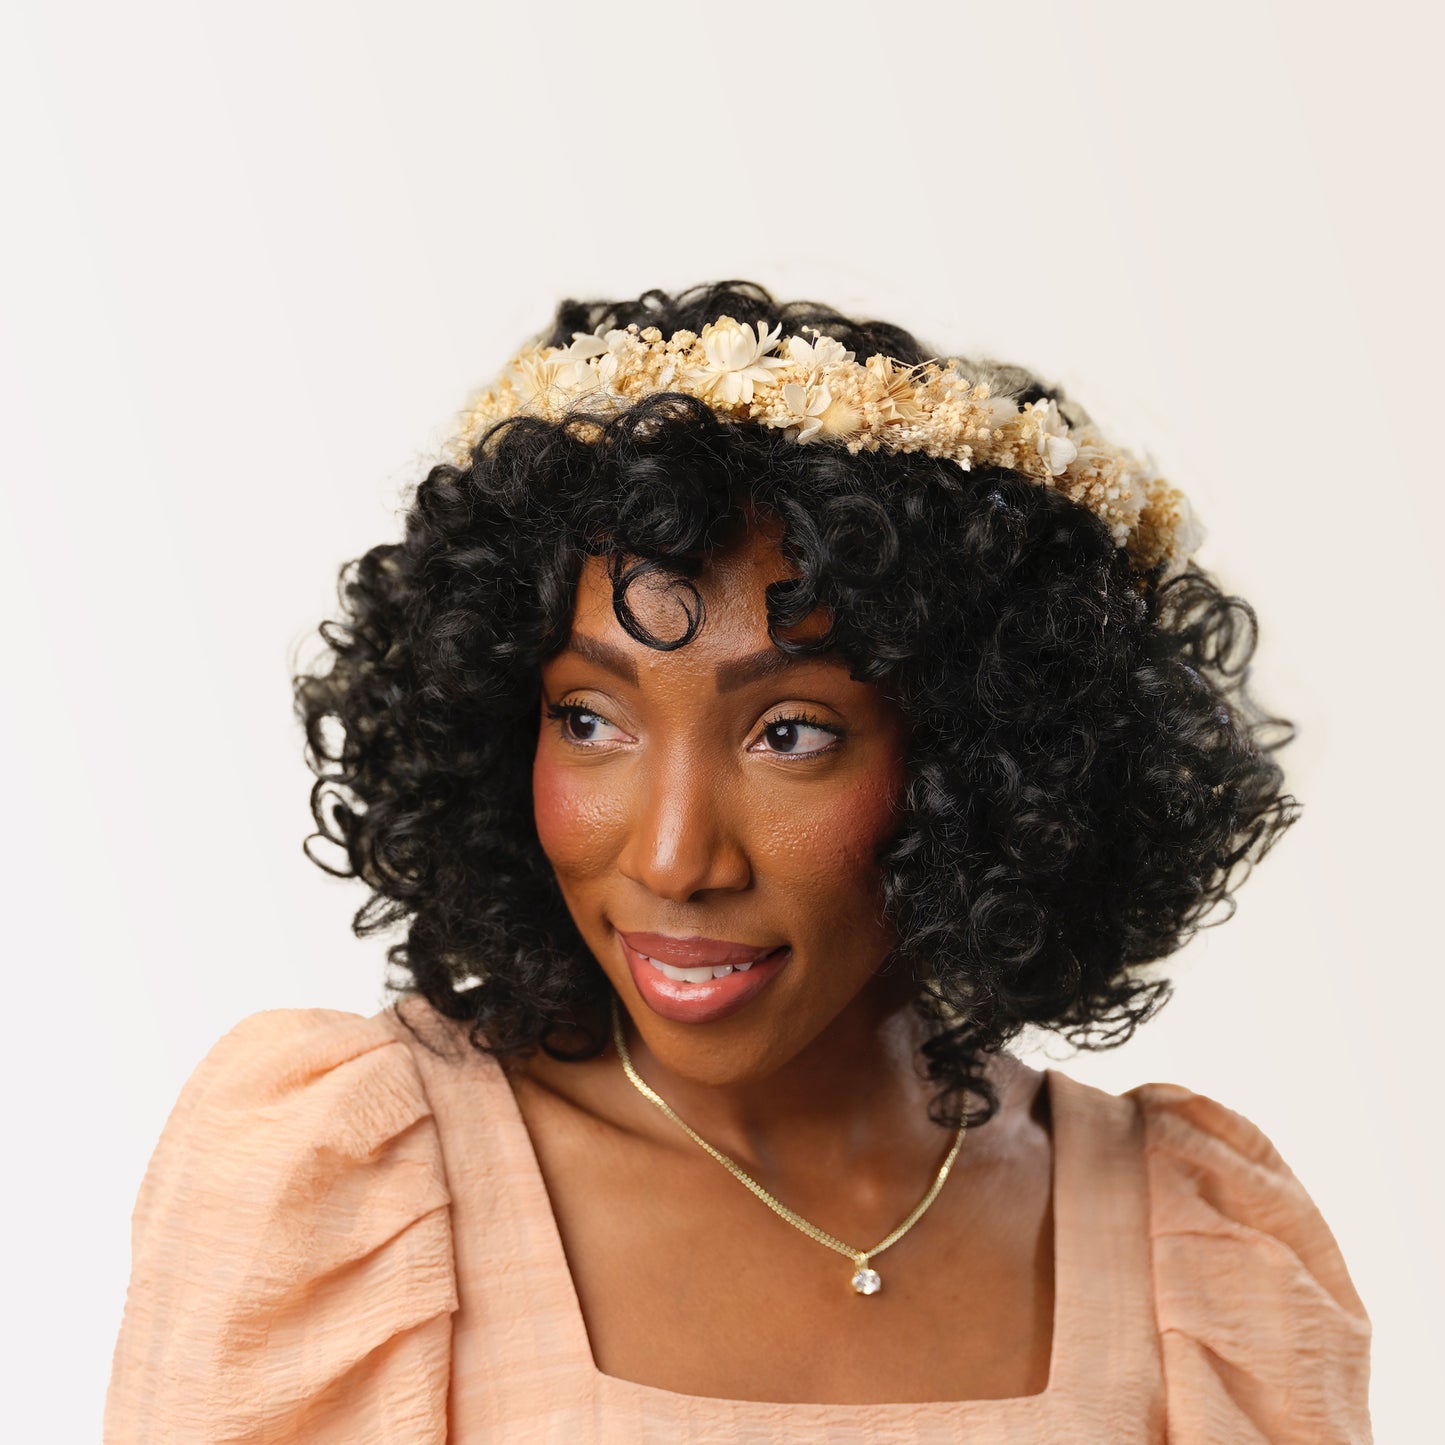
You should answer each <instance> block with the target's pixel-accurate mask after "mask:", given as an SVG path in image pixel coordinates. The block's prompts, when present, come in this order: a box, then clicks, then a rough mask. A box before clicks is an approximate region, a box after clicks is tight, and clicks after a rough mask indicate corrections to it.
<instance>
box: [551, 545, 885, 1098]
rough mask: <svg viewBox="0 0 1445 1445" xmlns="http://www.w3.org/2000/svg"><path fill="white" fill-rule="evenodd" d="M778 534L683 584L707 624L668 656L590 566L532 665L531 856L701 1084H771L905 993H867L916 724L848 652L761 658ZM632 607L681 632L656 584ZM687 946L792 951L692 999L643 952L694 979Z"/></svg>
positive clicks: (664, 631)
mask: <svg viewBox="0 0 1445 1445" xmlns="http://www.w3.org/2000/svg"><path fill="white" fill-rule="evenodd" d="M776 536H777V532H776V528H775V526H767V527H765V526H764V525H763V524H759V523H756V522H755V523H754V524H753V526H752V527H751V528H750V529H749V531H748V532H747V534H746V537H745V540H744V541H743V542H742V543H741V544H740V545H738V546H736V547H735V548H733V549H732V550H730V551H727V552H725V553H720V554H718V555H717V556H716V558H715V559H714V561H713V562H712V563H711V565H710V566H709V567H708V569H707V570H705V571H704V572H703V574H702V575H701V576H700V577H699V578H697V579H696V584H695V585H696V586H697V588H698V591H699V592H700V593H701V594H702V596H703V599H704V603H705V606H706V609H707V610H706V614H705V615H706V620H705V622H704V624H703V626H702V628H701V630H700V631H699V632H698V634H697V635H696V636H695V637H694V638H693V640H692V641H691V642H689V643H688V644H687V645H686V646H684V647H681V648H679V649H677V650H676V651H673V652H662V651H658V650H657V649H655V648H650V647H648V646H646V645H645V644H643V643H640V642H637V641H635V640H634V639H633V638H631V637H629V636H628V635H627V633H626V632H624V631H623V629H622V627H621V626H620V625H619V623H618V621H617V618H616V616H615V614H614V612H613V609H612V590H611V584H610V581H609V579H608V576H607V570H606V565H605V563H604V562H602V561H600V560H598V559H595V558H589V559H588V561H587V563H586V564H585V568H584V571H583V574H582V577H581V580H580V584H579V587H578V592H577V598H576V604H575V609H574V612H573V619H572V634H571V638H570V641H569V643H568V646H567V647H566V648H565V649H564V650H563V651H562V652H560V653H558V654H556V655H555V656H553V657H552V658H550V659H548V660H547V661H546V662H545V663H544V664H543V666H542V668H541V681H542V703H541V726H540V732H539V736H538V743H537V752H536V758H535V763H534V767H533V775H532V783H533V799H534V804H535V810H536V823H537V831H538V836H539V838H540V840H541V844H542V847H543V849H544V850H545V852H546V855H547V857H548V859H549V860H550V862H551V864H552V867H553V869H554V870H555V872H556V875H557V880H558V883H559V885H560V887H561V890H562V894H563V897H564V898H565V900H566V903H567V907H568V910H569V911H570V913H571V915H572V918H573V920H574V922H575V923H576V925H577V928H578V929H579V931H580V932H581V934H582V937H583V938H584V939H585V941H586V942H587V945H588V947H589V948H590V949H591V950H592V953H593V954H594V955H595V956H596V958H597V960H598V962H599V963H600V964H601V966H602V968H603V970H604V971H605V972H606V974H607V976H608V978H609V979H610V980H611V982H612V984H613V986H614V987H615V988H616V990H617V993H618V995H619V997H620V998H621V1000H622V1002H623V1004H624V1005H625V1007H626V1008H627V1011H628V1013H629V1014H630V1015H631V1017H632V1019H633V1021H634V1023H635V1025H636V1027H637V1028H638V1030H639V1031H640V1033H641V1034H642V1036H643V1038H644V1040H645V1042H646V1044H647V1046H648V1048H649V1049H650V1050H651V1052H652V1054H653V1055H654V1057H655V1058H656V1059H658V1060H659V1061H660V1062H661V1063H663V1064H664V1065H665V1066H666V1067H668V1068H669V1069H671V1070H672V1071H673V1072H675V1073H677V1074H679V1075H682V1076H685V1077H689V1078H692V1079H694V1080H696V1081H698V1082H702V1083H710V1084H723V1083H728V1082H738V1081H742V1080H744V1079H749V1078H758V1077H764V1076H766V1075H768V1074H770V1073H772V1072H773V1071H774V1070H775V1069H777V1068H779V1067H781V1066H782V1065H783V1064H785V1063H788V1062H789V1061H790V1060H792V1059H794V1058H796V1057H797V1056H798V1055H800V1054H801V1053H802V1052H803V1051H804V1050H806V1049H808V1048H809V1046H810V1045H813V1044H815V1043H817V1042H819V1041H821V1040H822V1039H823V1037H824V1035H825V1033H826V1031H828V1030H829V1029H830V1028H832V1027H838V1026H839V1024H840V1018H841V1017H842V1016H844V1015H847V1014H849V1012H850V1011H851V1013H852V1016H850V1017H848V1018H847V1019H845V1020H844V1021H843V1024H842V1031H841V1033H840V1034H838V1035H837V1036H838V1037H846V1036H849V1035H850V1034H851V1032H852V1027H853V1026H854V1025H857V1026H861V1027H867V1021H868V1019H869V1018H871V1017H874V1016H878V1015H880V1014H881V1013H883V1012H884V1011H886V1009H887V1008H888V1007H889V1006H890V1005H889V1003H888V1002H887V999H886V998H885V996H887V997H889V998H891V996H892V994H893V993H895V992H896V988H897V985H896V983H894V984H891V985H886V986H885V984H884V983H883V981H882V980H875V979H874V974H875V971H876V970H877V969H878V966H879V964H880V963H881V962H882V961H883V958H884V956H885V955H886V954H887V952H888V951H889V949H890V948H891V947H892V945H893V943H894V939H895V935H894V933H893V931H892V929H891V926H890V925H888V924H887V923H886V922H885V920H884V919H883V917H882V899H881V891H880V877H879V870H878V867H877V865H876V864H875V862H874V857H875V853H876V851H877V848H878V846H879V844H880V843H881V842H882V841H883V839H884V838H885V837H886V836H887V835H888V834H889V833H890V832H892V831H893V828H894V826H895V824H896V822H897V817H896V813H895V809H896V806H897V804H898V800H899V796H900V792H901V789H902V787H903V782H904V768H903V757H904V749H905V745H906V740H907V723H906V720H905V718H904V717H903V715H902V714H901V712H900V711H899V710H898V709H897V708H896V707H895V706H894V705H893V704H892V703H891V702H890V701H889V700H888V699H887V698H886V697H885V695H884V694H883V692H882V691H881V689H880V688H879V687H878V686H877V685H875V684H870V683H863V682H856V681H854V680H853V679H852V678H850V677H849V675H848V669H847V665H846V664H845V663H844V662H842V661H841V659H837V658H828V659H809V660H806V661H802V662H794V661H792V660H790V659H788V658H786V656H785V654H783V653H782V652H780V651H779V650H778V649H777V648H776V647H774V646H773V645H772V643H771V641H770V640H769V638H768V635H767V619H766V613H765V609H764V598H763V589H764V588H765V587H766V585H767V584H768V583H769V582H771V581H773V580H775V579H777V578H781V577H785V576H789V575H791V569H790V568H789V567H788V565H787V563H786V562H785V561H784V559H783V557H782V555H781V553H780V552H779V550H778V547H777V543H776ZM628 598H629V601H630V603H631V605H632V607H633V609H634V611H635V613H636V614H637V616H638V619H639V620H640V621H641V622H642V624H643V626H644V627H645V628H646V629H647V630H649V631H650V632H652V633H653V635H654V636H657V637H664V638H665V637H672V636H676V635H677V634H678V632H679V631H680V630H681V627H682V622H683V618H682V613H681V607H680V602H679V599H678V595H677V593H676V591H673V592H672V593H670V594H669V592H668V591H667V589H666V585H665V581H664V580H659V579H652V578H647V579H642V580H639V581H638V582H637V583H636V584H634V585H633V586H632V588H631V590H630V591H629V593H628ZM814 621H815V622H816V625H814V623H813V622H810V623H809V624H807V625H805V626H803V627H801V628H799V629H798V630H797V631H796V632H795V633H794V634H793V636H795V637H797V638H804V637H809V636H815V635H817V634H818V633H820V632H821V631H822V630H823V622H824V619H823V618H821V616H820V617H817V618H816V619H814ZM558 710H560V712H561V715H560V716H557V715H556V713H557V712H558ZM639 934H646V935H651V937H649V938H644V939H638V938H637V937H636V935H639ZM624 936H625V937H624ZM629 939H630V940H631V941H632V943H633V944H635V945H636V947H635V948H634V947H629V944H628V940H629ZM699 939H702V940H713V941H715V942H717V943H720V944H722V945H729V944H731V945H740V946H741V947H743V948H745V949H752V950H755V951H757V952H760V953H763V954H766V953H767V952H768V951H769V950H775V949H777V948H779V947H782V948H783V949H784V950H785V951H784V952H782V953H781V954H774V955H773V956H772V957H771V958H763V959H762V960H761V961H759V962H757V963H755V964H753V965H752V967H751V968H750V969H748V970H746V971H742V970H735V971H734V973H733V974H731V975H728V976H726V977H725V978H723V979H721V980H718V981H713V980H709V981H708V982H707V983H705V984H701V985H699V984H695V983H692V982H687V981H682V980H669V979H668V978H667V977H666V975H665V974H664V973H663V972H662V971H661V970H660V969H658V968H657V966H656V964H655V963H652V962H649V961H648V958H646V957H643V956H642V953H641V951H643V950H650V954H649V955H648V956H649V957H651V958H659V957H660V961H664V962H665V961H667V960H666V955H668V954H669V953H670V954H672V957H673V960H674V962H675V964H678V965H688V966H695V965H697V964H698V963H700V962H706V961H707V960H706V956H705V955H703V956H702V957H699V956H698V955H697V954H696V953H695V952H693V951H692V950H693V949H694V948H695V946H696V943H697V941H698V940H699ZM718 966H722V965H718ZM760 984H761V987H759V985H760ZM891 1006H893V1007H896V1001H895V1002H894V1003H893V1004H892V1005H891ZM860 1011H861V1013H860Z"/></svg>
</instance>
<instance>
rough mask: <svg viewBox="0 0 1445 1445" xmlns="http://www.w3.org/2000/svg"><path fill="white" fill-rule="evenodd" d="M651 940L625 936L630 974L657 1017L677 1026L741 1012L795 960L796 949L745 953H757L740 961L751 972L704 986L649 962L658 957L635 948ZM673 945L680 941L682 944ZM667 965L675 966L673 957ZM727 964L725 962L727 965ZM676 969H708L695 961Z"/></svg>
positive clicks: (620, 938)
mask: <svg viewBox="0 0 1445 1445" xmlns="http://www.w3.org/2000/svg"><path fill="white" fill-rule="evenodd" d="M648 936H649V935H647V934H632V933H619V934H618V941H619V943H620V945H621V948H622V955H623V958H624V959H625V960H626V962H627V968H628V972H629V973H631V975H632V982H633V985H634V986H635V987H636V989H637V992H638V994H639V996H640V997H641V999H642V1001H643V1002H644V1003H645V1004H646V1005H647V1006H648V1008H650V1009H651V1010H652V1011H653V1013H655V1014H658V1015H659V1016H660V1017H662V1018H665V1019H670V1020H672V1022H674V1023H686V1024H700V1023H712V1022H714V1021H716V1020H718V1019H724V1018H727V1017H728V1016H729V1015H731V1014H735V1013H736V1012H737V1011H738V1010H739V1009H741V1008H744V1007H746V1006H747V1005H748V1004H749V1003H751V1002H752V1001H753V999H755V998H756V997H757V996H758V995H759V994H760V993H762V991H763V990H764V989H765V988H767V986H768V985H769V984H770V983H771V982H772V981H773V980H774V979H775V978H776V977H777V976H778V974H780V973H781V972H782V971H783V969H784V968H786V967H787V965H788V961H789V960H790V959H791V958H792V956H793V950H792V949H791V948H789V947H787V946H784V947H782V948H774V949H766V948H754V949H742V950H741V952H743V953H744V954H751V955H752V960H751V962H750V960H749V959H748V958H747V957H743V958H741V959H740V960H739V961H740V962H741V963H743V964H744V965H747V967H746V971H745V972H738V970H737V967H736V964H735V965H734V967H733V972H731V973H729V974H726V975H724V976H723V977H722V978H712V979H708V980H707V981H706V982H704V983H684V982H681V981H679V980H676V979H671V978H668V977H667V976H666V975H665V974H664V973H663V972H662V971H661V970H660V969H659V968H657V967H656V965H654V964H652V963H649V962H648V959H649V958H651V957H653V956H654V955H651V954H649V955H646V956H644V955H643V954H642V953H641V952H639V951H638V949H636V948H634V947H633V946H632V943H631V940H632V939H634V938H646V937H648ZM653 936H654V937H655V936H656V935H653ZM673 941H674V942H676V940H673ZM707 942H711V943H714V944H715V943H716V940H707ZM730 946H731V947H732V948H733V949H734V951H735V952H736V951H739V950H738V946H737V945H730ZM661 961H662V962H664V963H666V962H669V960H667V959H663V960H661ZM727 961H728V960H724V962H727ZM674 966H675V967H693V968H702V967H705V966H708V965H704V964H702V963H699V962H692V963H688V964H677V965H674ZM711 966H712V967H721V966H722V965H721V964H712V965H711Z"/></svg>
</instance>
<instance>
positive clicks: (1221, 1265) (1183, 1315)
mask: <svg viewBox="0 0 1445 1445" xmlns="http://www.w3.org/2000/svg"><path fill="white" fill-rule="evenodd" d="M1118 1098H1119V1101H1120V1103H1121V1104H1125V1103H1127V1104H1129V1105H1132V1107H1133V1110H1134V1111H1135V1114H1136V1117H1137V1127H1138V1137H1139V1140H1140V1146H1141V1148H1142V1151H1143V1162H1144V1175H1145V1179H1146V1181H1147V1187H1148V1196H1149V1198H1148V1215H1149V1234H1150V1254H1151V1259H1152V1270H1153V1291H1154V1302H1155V1310H1156V1314H1157V1318H1158V1324H1159V1330H1160V1338H1161V1345H1162V1350H1163V1358H1164V1367H1165V1376H1166V1384H1167V1387H1168V1393H1169V1404H1170V1420H1171V1431H1172V1433H1171V1439H1175V1438H1177V1439H1178V1440H1180V1441H1181V1442H1185V1441H1187V1442H1194V1441H1196V1440H1198V1441H1205V1440H1210V1441H1212V1440H1216V1439H1265V1440H1269V1441H1271V1442H1275V1441H1283V1440H1300V1441H1305V1440H1308V1441H1311V1442H1334V1441H1352V1442H1355V1441H1368V1440H1369V1438H1370V1426H1369V1417H1368V1409H1367V1395H1368V1376H1369V1339H1370V1324H1369V1319H1368V1316H1367V1315H1366V1313H1365V1308H1364V1306H1363V1304H1362V1303H1361V1301H1360V1297H1359V1295H1358V1293H1357V1292H1356V1290H1355V1287H1354V1284H1353V1283H1352V1281H1351V1279H1350V1276H1349V1272H1348V1270H1347V1268H1346V1265H1345V1260H1344V1257H1343V1255H1342V1253H1341V1251H1340V1248H1339V1245H1338V1244H1337V1243H1336V1241H1335V1238H1334V1235H1333V1234H1332V1233H1331V1231H1330V1228H1329V1226H1328V1225H1327V1224H1326V1222H1325V1220H1324V1218H1323V1216H1322V1215H1321V1213H1320V1211H1319V1209H1318V1208H1317V1206H1316V1205H1315V1203H1314V1200H1313V1199H1312V1198H1311V1197H1310V1195H1309V1194H1308V1193H1307V1191H1306V1190H1305V1187H1304V1185H1303V1184H1302V1183H1301V1182H1300V1180H1299V1179H1298V1178H1297V1177H1296V1176H1295V1174H1294V1172H1293V1170H1292V1169H1291V1168H1290V1167H1289V1165H1288V1164H1287V1163H1286V1162H1285V1160H1284V1159H1283V1157H1282V1156H1281V1154H1280V1152H1279V1150H1278V1149H1277V1148H1276V1147H1275V1146H1274V1144H1273V1142H1272V1141H1271V1140H1270V1139H1269V1137H1268V1136H1267V1135H1266V1134H1265V1133H1264V1131H1263V1130H1262V1129H1260V1128H1259V1126H1258V1125H1256V1124H1255V1123H1253V1122H1252V1121H1251V1120H1250V1119H1249V1118H1247V1117H1246V1116H1245V1115H1243V1114H1241V1113H1239V1112H1237V1111H1236V1110H1234V1109H1231V1108H1229V1107H1227V1106H1226V1105H1224V1104H1222V1103H1220V1102H1218V1101H1217V1100H1215V1099H1212V1098H1210V1097H1208V1096H1207V1095H1204V1094H1200V1093H1196V1092H1194V1091H1193V1090H1191V1089H1188V1088H1185V1087H1182V1086H1181V1085H1178V1084H1170V1083H1149V1084H1141V1085H1139V1086H1138V1087H1136V1088H1133V1089H1130V1090H1128V1091H1127V1092H1126V1093H1124V1094H1122V1095H1119V1096H1118Z"/></svg>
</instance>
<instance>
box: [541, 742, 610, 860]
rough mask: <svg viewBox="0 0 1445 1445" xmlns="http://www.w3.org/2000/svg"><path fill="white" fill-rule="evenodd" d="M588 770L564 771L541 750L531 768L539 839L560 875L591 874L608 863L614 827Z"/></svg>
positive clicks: (603, 800)
mask: <svg viewBox="0 0 1445 1445" xmlns="http://www.w3.org/2000/svg"><path fill="white" fill-rule="evenodd" d="M590 771H592V770H590V769H587V768H569V767H564V766H560V765H559V764H558V763H556V762H555V761H554V760H552V759H551V758H549V757H548V756H547V755H546V751H545V747H539V748H538V750H537V756H536V758H535V760H534V761H533V763H532V812H533V817H534V819H535V821H536V825H537V839H538V841H539V842H540V843H541V845H542V851H543V852H544V853H545V854H546V855H547V860H548V862H550V863H551V864H552V867H553V868H554V869H556V870H557V872H558V873H579V872H587V871H589V870H590V869H593V868H596V867H598V866H599V864H600V863H601V862H602V861H603V860H605V858H606V857H607V856H608V852H609V847H610V844H609V839H610V837H611V833H612V828H611V827H610V826H609V818H608V809H607V807H606V800H605V798H603V797H599V795H598V793H597V790H596V788H595V787H593V786H590V785H589V779H588V777H587V774H588V773H589V772H590Z"/></svg>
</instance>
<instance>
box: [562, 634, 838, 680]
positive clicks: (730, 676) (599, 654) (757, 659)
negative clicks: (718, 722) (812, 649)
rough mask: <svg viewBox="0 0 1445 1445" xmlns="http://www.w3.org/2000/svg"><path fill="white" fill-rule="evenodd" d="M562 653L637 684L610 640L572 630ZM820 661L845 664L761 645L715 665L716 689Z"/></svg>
mask: <svg viewBox="0 0 1445 1445" xmlns="http://www.w3.org/2000/svg"><path fill="white" fill-rule="evenodd" d="M563 651H565V652H575V653H576V654H577V655H578V656H579V657H582V658H585V659H586V660H587V661H588V662H593V663H596V664H597V666H598V667H601V668H605V669H606V670H607V671H608V672H610V673H612V674H613V676H615V677H620V678H621V679H622V680H623V681H624V682H628V683H631V684H632V686H633V687H636V686H637V668H636V666H635V664H634V663H633V661H632V659H631V658H630V657H628V655H627V654H626V653H625V652H622V651H621V650H620V649H619V648H616V647H613V646H612V645H611V644H610V643H607V642H603V641H601V640H600V639H599V638H596V637H588V636H587V635H586V633H581V632H578V633H573V635H572V636H571V637H570V638H568V640H567V646H566V647H565V648H564V649H563ZM815 662H823V663H827V664H828V665H830V666H833V667H846V666H847V664H846V663H845V662H844V661H843V659H842V658H841V657H838V656H836V655H825V656H819V657H790V656H789V655H788V654H787V653H786V652H782V651H780V650H779V649H778V648H776V647H767V648H764V649H763V650H762V651H761V652H754V653H750V654H749V655H748V656H747V657H739V658H735V659H733V660H732V661H731V662H723V663H719V664H718V668H717V674H716V676H717V690H718V691H719V692H732V691H734V690H735V689H736V688H739V687H743V686H745V685H746V684H747V683H750V682H756V681H757V680H758V679H759V678H763V677H771V676H773V675H774V674H776V673H779V672H787V671H789V670H790V669H792V668H795V667H807V666H808V665H809V664H810V663H815Z"/></svg>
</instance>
